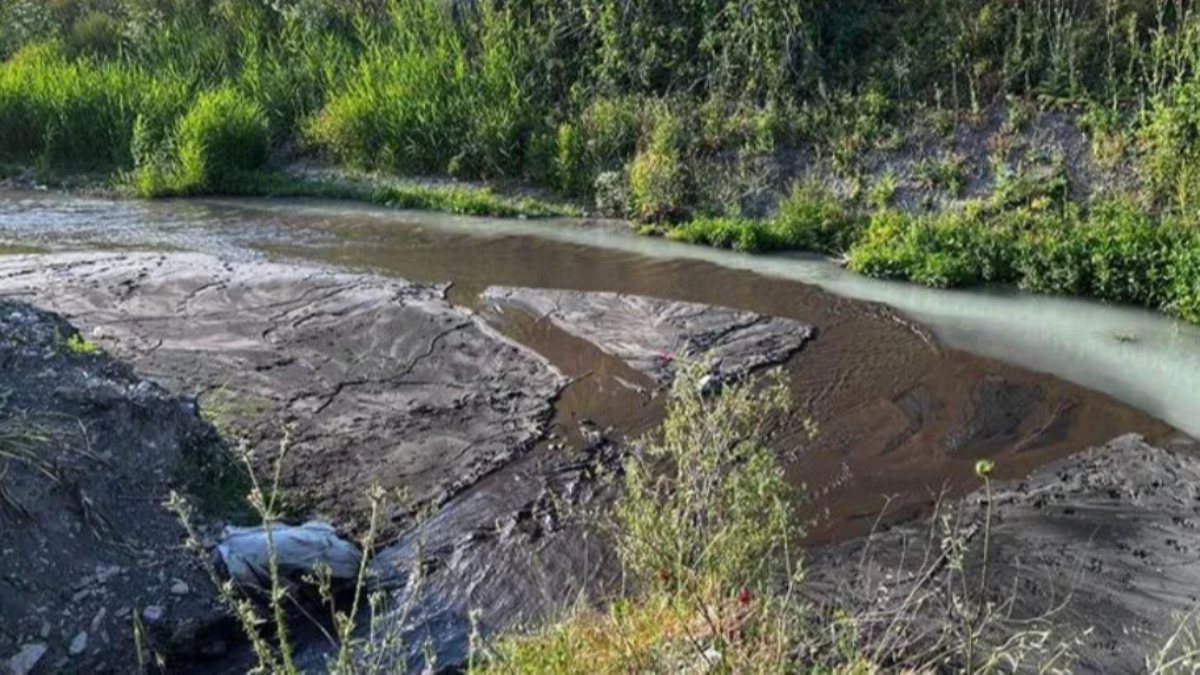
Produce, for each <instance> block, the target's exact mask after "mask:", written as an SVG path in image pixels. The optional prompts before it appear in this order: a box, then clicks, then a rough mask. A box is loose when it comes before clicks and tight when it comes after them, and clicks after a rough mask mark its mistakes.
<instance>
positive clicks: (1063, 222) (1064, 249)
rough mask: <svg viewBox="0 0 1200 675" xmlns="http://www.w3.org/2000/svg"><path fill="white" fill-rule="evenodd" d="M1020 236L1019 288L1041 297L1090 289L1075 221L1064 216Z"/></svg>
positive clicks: (1087, 254) (1082, 241) (1085, 256)
mask: <svg viewBox="0 0 1200 675" xmlns="http://www.w3.org/2000/svg"><path fill="white" fill-rule="evenodd" d="M1038 225H1039V226H1038V227H1033V228H1030V229H1028V230H1026V231H1025V232H1023V233H1021V237H1020V239H1019V242H1018V247H1019V252H1018V254H1017V262H1016V268H1017V274H1018V275H1019V278H1020V282H1019V284H1020V286H1021V288H1023V289H1025V290H1029V291H1037V292H1041V293H1073V294H1082V293H1085V292H1087V290H1088V289H1089V288H1091V285H1092V272H1091V265H1090V264H1089V257H1090V252H1089V251H1088V250H1087V243H1086V241H1085V239H1084V238H1083V237H1081V236H1079V235H1078V233H1077V232H1076V230H1077V229H1078V228H1079V226H1080V225H1079V219H1078V216H1077V215H1076V214H1074V213H1073V212H1068V214H1066V215H1065V216H1064V217H1063V218H1061V219H1054V220H1045V221H1042V222H1040V223H1039V224H1038Z"/></svg>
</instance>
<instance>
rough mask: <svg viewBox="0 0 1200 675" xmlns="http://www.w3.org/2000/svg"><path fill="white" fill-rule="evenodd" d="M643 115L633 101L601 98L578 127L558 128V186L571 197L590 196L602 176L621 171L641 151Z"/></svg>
mask: <svg viewBox="0 0 1200 675" xmlns="http://www.w3.org/2000/svg"><path fill="white" fill-rule="evenodd" d="M638 127H639V111H638V106H637V103H636V101H634V100H633V99H610V98H601V99H597V100H596V101H594V102H592V104H591V105H589V106H588V107H587V108H586V109H585V110H584V111H583V114H582V115H580V117H579V121H578V122H577V123H570V122H565V123H563V124H562V125H560V126H559V128H558V138H557V140H558V152H557V155H556V156H555V158H554V176H555V184H556V185H557V186H558V188H559V189H561V190H563V191H564V192H567V193H569V194H576V195H587V194H591V193H592V192H593V190H594V186H595V182H596V179H597V178H598V177H599V176H600V174H602V173H605V172H609V171H615V170H619V169H621V167H622V166H624V164H625V162H626V161H627V160H628V159H629V157H630V156H631V155H632V154H633V153H634V150H636V148H637V137H638Z"/></svg>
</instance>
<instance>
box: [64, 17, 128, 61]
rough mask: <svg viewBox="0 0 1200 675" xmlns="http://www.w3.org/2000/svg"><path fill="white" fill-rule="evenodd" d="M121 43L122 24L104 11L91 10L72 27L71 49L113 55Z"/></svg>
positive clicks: (76, 51)
mask: <svg viewBox="0 0 1200 675" xmlns="http://www.w3.org/2000/svg"><path fill="white" fill-rule="evenodd" d="M120 44H121V24H120V22H118V21H117V20H116V19H114V18H113V17H111V16H109V15H108V14H105V13H104V12H89V13H87V14H85V15H84V16H82V17H80V19H79V20H78V21H76V22H75V25H74V26H73V27H72V28H71V50H72V51H74V52H75V53H76V54H86V55H88V56H111V55H112V54H115V53H116V52H117V49H118V48H119V47H120Z"/></svg>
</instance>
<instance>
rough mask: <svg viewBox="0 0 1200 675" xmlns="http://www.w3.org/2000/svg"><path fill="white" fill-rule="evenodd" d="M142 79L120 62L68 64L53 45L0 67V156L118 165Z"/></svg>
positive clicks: (125, 160)
mask: <svg viewBox="0 0 1200 675" xmlns="http://www.w3.org/2000/svg"><path fill="white" fill-rule="evenodd" d="M148 81H149V78H148V77H146V75H145V74H144V73H143V72H142V71H141V70H139V69H136V68H131V67H129V66H124V65H120V64H96V63H92V62H90V61H71V60H69V59H68V58H67V57H66V56H65V55H64V54H63V52H62V48H61V47H60V46H59V45H58V44H56V43H35V44H31V45H28V46H26V47H25V48H23V49H22V50H21V51H20V52H18V53H17V54H15V55H13V57H12V58H11V59H9V60H8V61H7V62H5V63H3V64H0V130H3V133H2V134H0V156H5V157H9V158H12V159H16V160H18V161H31V160H36V161H40V162H44V163H47V164H57V163H64V162H70V163H72V164H75V165H84V166H109V167H111V166H116V167H125V166H128V165H129V164H130V154H129V148H130V138H131V136H132V133H133V120H134V117H135V115H136V106H137V100H138V97H139V96H140V94H141V92H142V91H143V89H144V88H145V87H146V85H147V82H148Z"/></svg>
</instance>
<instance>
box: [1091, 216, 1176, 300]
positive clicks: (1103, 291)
mask: <svg viewBox="0 0 1200 675" xmlns="http://www.w3.org/2000/svg"><path fill="white" fill-rule="evenodd" d="M1082 236H1083V237H1084V238H1085V240H1086V241H1085V243H1084V247H1085V248H1086V249H1087V250H1088V251H1089V252H1090V256H1089V261H1088V262H1089V263H1090V267H1091V277H1092V287H1091V289H1090V290H1091V293H1092V294H1093V295H1095V296H1096V297H1099V298H1103V299H1105V300H1111V301H1114V302H1126V303H1132V304H1138V305H1142V306H1145V307H1156V308H1157V307H1161V306H1163V305H1164V304H1166V303H1167V301H1168V298H1167V283H1166V282H1167V279H1168V276H1169V274H1170V272H1169V269H1168V268H1169V265H1170V262H1171V258H1172V254H1173V252H1174V251H1175V250H1177V249H1178V248H1179V247H1180V245H1181V244H1182V243H1183V242H1181V241H1180V237H1179V236H1177V233H1176V228H1175V227H1174V226H1173V225H1172V224H1170V223H1169V222H1159V221H1156V220H1155V219H1154V218H1151V217H1150V216H1148V215H1146V214H1145V213H1143V212H1142V211H1141V210H1139V209H1138V208H1137V207H1136V206H1134V205H1132V204H1128V203H1108V204H1104V205H1101V206H1100V207H1098V208H1096V209H1094V210H1093V212H1092V213H1091V215H1090V216H1089V218H1088V226H1087V227H1086V228H1085V229H1084V230H1083V232H1082Z"/></svg>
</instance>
